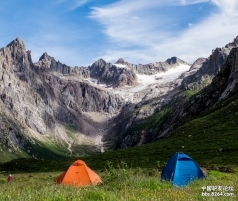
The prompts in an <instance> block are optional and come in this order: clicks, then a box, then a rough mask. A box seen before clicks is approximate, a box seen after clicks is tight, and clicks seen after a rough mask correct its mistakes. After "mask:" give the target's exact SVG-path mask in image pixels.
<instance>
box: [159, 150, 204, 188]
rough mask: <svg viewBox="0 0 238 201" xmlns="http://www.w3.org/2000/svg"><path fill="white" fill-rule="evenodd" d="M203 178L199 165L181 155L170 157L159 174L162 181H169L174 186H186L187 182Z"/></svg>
mask: <svg viewBox="0 0 238 201" xmlns="http://www.w3.org/2000/svg"><path fill="white" fill-rule="evenodd" d="M204 177H205V175H204V173H203V172H202V170H201V168H200V167H199V165H198V164H197V163H196V162H195V161H194V160H193V159H192V158H191V157H189V156H188V155H186V154H183V153H176V154H174V155H173V156H171V158H170V159H169V160H168V162H167V164H166V166H165V167H164V169H163V170H162V174H161V179H162V180H169V181H171V182H172V184H173V185H175V186H186V185H187V184H188V183H189V182H191V181H193V180H195V179H199V178H204Z"/></svg>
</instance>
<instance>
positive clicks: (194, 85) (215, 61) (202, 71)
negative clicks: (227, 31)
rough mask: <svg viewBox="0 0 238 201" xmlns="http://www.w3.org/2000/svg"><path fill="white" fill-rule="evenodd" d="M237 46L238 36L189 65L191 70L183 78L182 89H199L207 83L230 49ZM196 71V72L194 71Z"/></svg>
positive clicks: (219, 68)
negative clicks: (206, 56) (204, 57)
mask: <svg viewBox="0 0 238 201" xmlns="http://www.w3.org/2000/svg"><path fill="white" fill-rule="evenodd" d="M234 47H238V37H236V38H235V39H234V40H233V42H232V43H229V44H227V45H226V46H225V47H222V48H216V49H215V50H213V51H212V54H211V55H210V56H209V57H208V58H207V59H199V60H197V61H195V62H194V64H193V65H192V66H191V69H190V70H191V72H190V73H189V75H188V76H187V77H186V78H184V79H183V82H182V86H181V87H182V89H189V90H201V89H203V88H204V87H205V86H207V85H209V84H210V83H211V81H212V79H213V77H214V76H215V75H217V73H218V72H219V71H220V70H221V66H222V65H223V64H224V63H225V61H226V59H227V57H228V54H229V53H230V51H231V49H232V48H234ZM195 71H196V72H195Z"/></svg>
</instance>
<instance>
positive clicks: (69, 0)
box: [57, 0, 91, 11]
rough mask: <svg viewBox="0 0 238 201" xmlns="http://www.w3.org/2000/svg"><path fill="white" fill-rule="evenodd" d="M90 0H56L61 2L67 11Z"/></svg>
mask: <svg viewBox="0 0 238 201" xmlns="http://www.w3.org/2000/svg"><path fill="white" fill-rule="evenodd" d="M90 1H91V0H58V1H57V3H58V4H63V5H64V6H66V10H67V11H72V10H75V9H77V8H79V7H81V6H84V5H85V4H87V3H89V2H90Z"/></svg>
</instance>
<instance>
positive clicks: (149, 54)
mask: <svg viewBox="0 0 238 201" xmlns="http://www.w3.org/2000/svg"><path fill="white" fill-rule="evenodd" d="M204 2H208V3H212V4H213V5H215V6H217V8H219V12H218V13H210V15H208V16H207V17H206V18H205V19H203V20H202V21H200V22H197V23H192V22H190V23H189V24H188V27H187V29H184V30H182V31H176V28H179V27H180V26H179V24H178V23H177V22H176V18H175V17H174V16H169V15H166V12H163V9H164V8H166V7H168V6H187V5H191V4H199V3H204ZM198 8H199V7H198ZM178 9H179V7H178ZM237 13H238V1H237V0H230V1H229V3H228V1H226V0H210V1H209V0H182V1H177V0H169V1H164V0H162V1H157V0H156V1H155V0H154V1H144V0H137V1H134V0H130V1H128V0H121V1H119V2H117V3H114V4H111V5H109V6H106V7H103V8H98V7H97V8H93V10H92V12H91V16H90V17H91V18H93V19H95V20H97V21H99V22H100V23H101V24H102V25H103V29H104V30H103V31H104V33H105V34H106V35H107V36H108V37H109V39H110V40H111V46H110V47H107V50H106V51H105V52H104V54H103V55H101V57H102V58H105V59H106V60H108V61H111V62H115V60H117V58H119V57H124V58H125V59H127V60H128V61H129V62H133V63H139V62H140V63H147V62H155V61H164V60H166V59H167V58H169V57H171V56H178V57H181V58H182V59H184V60H186V61H188V62H191V63H192V62H193V61H194V60H195V59H196V58H198V57H207V56H209V54H210V53H211V50H212V49H214V48H216V47H221V46H224V45H225V44H227V43H228V42H230V41H232V40H233V38H234V37H235V36H237V35H238V24H237ZM135 16H136V17H137V18H138V20H135ZM175 25H176V26H175Z"/></svg>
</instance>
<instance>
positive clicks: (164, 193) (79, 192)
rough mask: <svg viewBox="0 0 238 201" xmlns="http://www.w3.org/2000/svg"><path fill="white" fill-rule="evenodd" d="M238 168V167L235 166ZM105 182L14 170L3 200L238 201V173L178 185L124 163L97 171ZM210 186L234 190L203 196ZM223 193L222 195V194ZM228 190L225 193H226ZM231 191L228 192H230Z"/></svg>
mask: <svg viewBox="0 0 238 201" xmlns="http://www.w3.org/2000/svg"><path fill="white" fill-rule="evenodd" d="M236 170H238V169H236ZM96 172H97V173H98V174H99V175H100V176H101V178H102V180H103V182H104V183H103V184H100V185H97V186H89V187H81V188H76V187H73V186H64V185H60V184H55V183H54V182H53V180H54V178H56V177H57V176H58V175H59V174H60V173H61V172H60V171H55V172H44V173H41V172H35V173H15V174H13V176H14V180H13V181H11V182H7V181H6V178H7V176H8V172H1V173H0V189H1V190H0V200H1V201H8V200H14V201H31V200H32V201H77V200H82V201H126V200H128V201H140V200H141V201H142V200H146V201H147V200H148V201H152V200H153V201H160V200H163V201H170V200H171V201H176V200H179V201H180V200H181V201H182V200H194V201H197V200H216V201H220V200H221V201H224V200H228V201H229V200H232V201H233V200H234V201H235V200H237V199H238V197H237V193H238V174H237V172H236V173H222V172H218V171H210V172H209V175H208V176H207V178H206V179H202V180H197V181H194V182H192V183H190V184H189V185H188V186H187V187H183V188H181V187H176V186H173V185H171V184H170V182H165V181H161V180H160V172H159V171H158V170H157V169H142V168H133V169H132V168H128V167H127V165H125V163H122V165H120V167H118V168H113V167H112V166H111V165H110V164H109V165H108V166H107V167H105V169H104V170H103V171H96ZM204 186H205V187H207V186H217V187H218V186H222V187H226V186H228V187H230V186H231V187H232V188H233V191H225V190H222V191H217V192H219V193H220V195H219V196H202V192H207V193H208V192H210V193H211V192H214V191H207V190H204V191H203V189H202V187H204ZM221 193H223V195H221ZM225 193H226V194H225ZM228 193H229V194H228Z"/></svg>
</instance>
